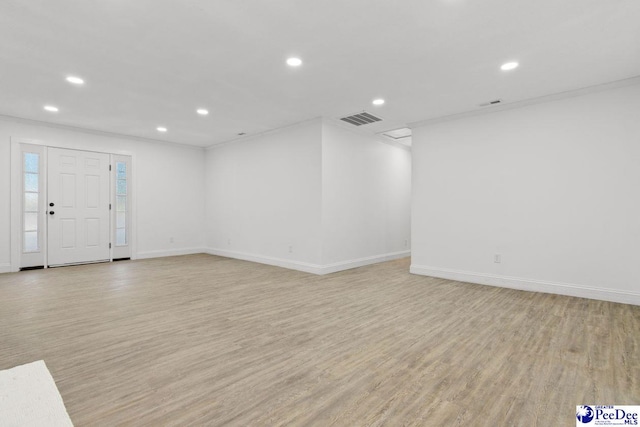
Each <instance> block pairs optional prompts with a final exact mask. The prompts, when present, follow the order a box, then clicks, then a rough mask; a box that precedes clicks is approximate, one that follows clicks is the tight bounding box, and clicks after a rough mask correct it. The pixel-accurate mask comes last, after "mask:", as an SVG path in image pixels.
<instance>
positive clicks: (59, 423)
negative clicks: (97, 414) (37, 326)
mask: <svg viewBox="0 0 640 427" xmlns="http://www.w3.org/2000/svg"><path fill="white" fill-rule="evenodd" d="M18 426H20V427H23V426H29V427H40V426H42V427H45V426H46V427H73V423H72V422H71V419H70V418H69V414H67V409H66V408H65V407H64V402H63V401H62V396H60V393H59V392H58V388H57V387H56V383H55V381H54V380H53V377H52V376H51V374H50V373H49V370H48V369H47V365H45V364H44V361H42V360H38V361H37V362H33V363H27V364H26V365H21V366H16V367H15V368H11V369H6V370H4V371H0V427H18Z"/></svg>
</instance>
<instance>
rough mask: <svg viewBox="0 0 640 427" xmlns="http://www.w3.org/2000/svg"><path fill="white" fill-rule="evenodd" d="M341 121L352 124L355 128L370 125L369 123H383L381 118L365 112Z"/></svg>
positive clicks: (343, 118)
mask: <svg viewBox="0 0 640 427" xmlns="http://www.w3.org/2000/svg"><path fill="white" fill-rule="evenodd" d="M340 120H342V121H343V122H347V123H351V124H352V125H354V126H362V125H368V124H369V123H375V122H380V121H382V119H381V118H379V117H376V116H374V115H373V114H370V113H367V112H366V111H363V112H362V113H358V114H354V115H352V116H347V117H342V118H341V119H340Z"/></svg>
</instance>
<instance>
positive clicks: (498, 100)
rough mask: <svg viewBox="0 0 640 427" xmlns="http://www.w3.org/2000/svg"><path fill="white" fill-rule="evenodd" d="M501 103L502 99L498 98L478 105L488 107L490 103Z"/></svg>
mask: <svg viewBox="0 0 640 427" xmlns="http://www.w3.org/2000/svg"><path fill="white" fill-rule="evenodd" d="M500 103H502V99H496V100H493V101H489V102H485V103H482V104H479V105H478V106H479V107H488V106H489V105H496V104H500Z"/></svg>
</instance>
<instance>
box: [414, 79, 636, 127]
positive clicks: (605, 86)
mask: <svg viewBox="0 0 640 427" xmlns="http://www.w3.org/2000/svg"><path fill="white" fill-rule="evenodd" d="M636 84H640V75H638V76H633V77H629V78H627V79H622V80H616V81H613V82H608V83H602V84H599V85H594V86H587V87H583V88H579V89H572V90H568V91H564V92H557V93H552V94H549V95H544V96H539V97H536V98H529V99H525V100H522V101H516V102H512V103H509V102H506V103H504V104H499V105H496V106H489V107H483V108H481V109H478V110H473V111H467V112H464V113H456V114H451V115H449V116H444V117H436V118H433V119H426V120H419V121H417V122H411V123H409V124H408V126H409V128H411V129H414V128H416V127H420V126H426V125H431V124H436V123H443V122H449V121H452V120H460V119H465V118H467V117H473V116H480V115H484V114H492V113H497V112H500V111H506V110H513V109H516V108H523V107H528V106H530V105H535V104H542V103H545V102H552V101H557V100H561V99H565V98H573V97H576V96H582V95H587V94H590V93H595V92H601V91H605V90H610V89H617V88H621V87H626V86H633V85H636Z"/></svg>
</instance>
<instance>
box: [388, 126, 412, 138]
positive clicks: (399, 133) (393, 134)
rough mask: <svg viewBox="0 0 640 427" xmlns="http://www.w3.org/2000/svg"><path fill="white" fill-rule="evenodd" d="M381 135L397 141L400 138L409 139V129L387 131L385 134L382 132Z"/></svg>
mask: <svg viewBox="0 0 640 427" xmlns="http://www.w3.org/2000/svg"><path fill="white" fill-rule="evenodd" d="M382 134H383V135H384V136H386V137H388V138H391V139H395V140H398V139H402V138H409V137H411V129H409V128H400V129H393V130H388V131H386V132H382Z"/></svg>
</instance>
